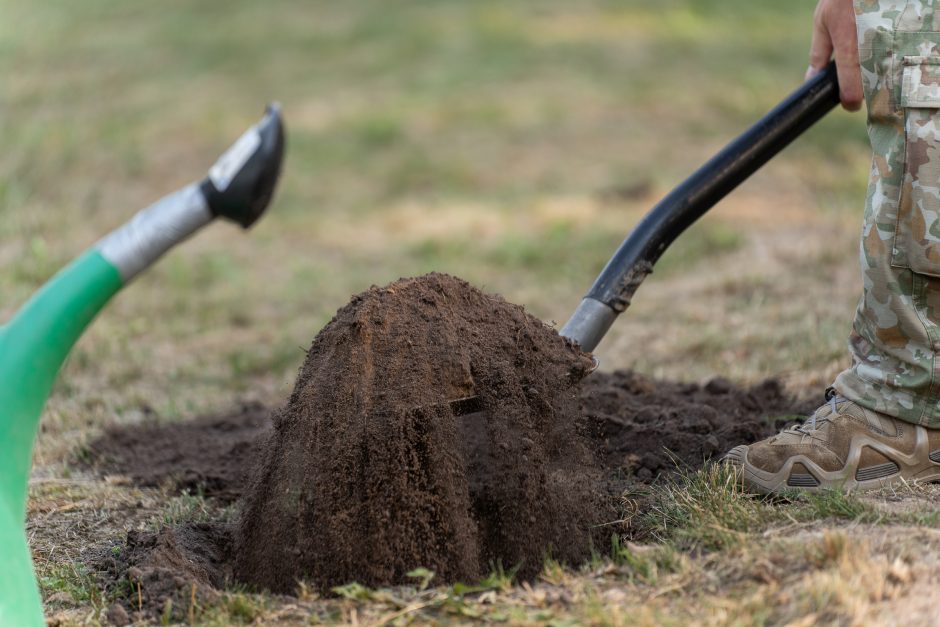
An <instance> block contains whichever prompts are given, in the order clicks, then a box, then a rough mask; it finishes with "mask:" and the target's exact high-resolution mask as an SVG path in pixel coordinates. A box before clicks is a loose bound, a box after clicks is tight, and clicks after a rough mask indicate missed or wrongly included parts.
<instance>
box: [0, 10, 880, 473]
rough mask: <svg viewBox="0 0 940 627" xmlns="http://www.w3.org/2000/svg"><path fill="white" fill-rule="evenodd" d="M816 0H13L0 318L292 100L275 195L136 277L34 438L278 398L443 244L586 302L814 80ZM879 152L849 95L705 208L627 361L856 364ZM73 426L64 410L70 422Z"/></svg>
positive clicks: (436, 259)
mask: <svg viewBox="0 0 940 627" xmlns="http://www.w3.org/2000/svg"><path fill="white" fill-rule="evenodd" d="M814 5H815V3H814V2H811V1H809V0H800V1H799V2H788V3H757V2H752V1H748V0H713V1H705V0H657V1H656V2H643V1H640V0H622V1H619V2H615V1H601V0H596V1H591V0H584V1H581V0H579V1H576V2H575V1H572V0H565V1H560V0H527V1H523V0H511V1H510V0H498V1H497V0H476V1H469V0H434V1H433V2H432V1H427V0H382V1H379V0H355V1H347V2H309V1H308V2H299V1H296V0H272V1H269V2H263V3H261V2H248V1H245V0H234V1H228V2H220V1H203V2H198V3H196V2H184V1H182V0H169V1H166V2H159V3H128V2H117V1H116V0H83V1H82V2H67V1H65V0H47V1H44V2H32V3H27V2H12V1H10V0H0V14H2V15H3V16H4V17H3V19H2V20H0V75H2V76H3V77H4V80H3V81H0V90H2V91H0V97H2V101H0V105H2V109H0V110H2V115H0V137H2V138H3V146H4V149H3V150H2V151H0V263H2V268H3V271H2V272H0V320H3V319H6V318H8V317H9V316H10V315H12V313H13V312H14V311H15V309H16V307H17V306H18V305H19V304H20V303H22V301H23V300H24V299H25V298H27V297H28V295H29V294H30V293H31V292H33V291H34V290H35V289H36V288H37V287H38V286H39V285H40V284H41V283H42V282H43V281H44V280H45V279H47V278H48V277H49V276H51V274H52V273H53V272H54V271H55V270H56V269H57V268H59V267H60V266H61V265H62V264H63V263H65V262H67V261H68V260H69V259H71V258H72V257H73V256H75V255H76V254H77V253H79V252H80V251H81V250H82V249H84V248H85V247H87V246H89V245H90V244H92V243H93V242H94V241H95V240H96V239H97V238H98V237H100V236H101V235H103V234H104V233H105V232H107V230H109V229H110V228H113V227H114V226H116V225H118V224H119V223H121V222H122V221H123V220H124V219H126V218H127V217H129V216H130V215H131V214H132V213H133V212H134V211H135V210H136V209H138V208H140V207H142V206H144V205H146V204H148V203H149V202H151V201H153V200H155V199H156V198H158V197H159V196H161V195H162V194H164V193H166V192H169V191H171V190H173V189H175V188H176V187H178V186H180V185H182V184H184V183H186V182H188V181H190V180H192V179H195V178H199V177H201V176H202V175H203V173H204V172H205V169H206V168H207V166H208V165H210V164H211V163H212V161H213V160H214V159H215V158H216V156H217V155H218V154H219V153H220V152H221V151H222V150H223V149H224V148H225V147H227V146H228V144H229V143H230V142H231V141H232V140H234V138H235V137H237V136H238V134H239V133H240V132H241V131H242V130H243V129H244V128H245V127H247V126H248V125H249V124H251V123H253V122H254V121H255V120H256V119H257V117H258V116H259V115H260V114H261V112H262V109H263V106H264V104H265V102H266V101H268V100H273V99H277V100H280V101H281V102H282V103H283V106H284V112H285V118H286V122H287V125H288V132H289V136H288V141H289V145H288V155H287V160H286V165H285V171H284V176H283V180H282V185H281V187H280V189H279V192H278V195H277V197H276V199H275V203H274V205H273V206H272V208H271V210H270V213H269V215H268V216H267V217H266V218H265V219H264V220H262V221H261V222H260V223H259V224H258V225H257V226H256V227H255V229H254V230H253V232H252V233H251V234H250V235H248V236H245V235H244V234H242V233H240V232H238V231H237V229H235V228H234V227H232V226H228V225H226V226H217V227H214V228H212V229H211V230H209V231H207V232H205V233H203V234H201V235H200V236H199V237H198V238H196V239H194V240H193V241H192V242H189V243H187V244H186V245H184V246H183V247H181V248H180V249H178V250H176V251H174V252H173V253H172V254H171V255H170V256H169V257H168V258H167V259H165V260H163V261H162V262H161V263H160V264H159V265H158V266H157V267H156V268H155V269H154V270H153V271H152V272H150V273H148V274H146V275H145V276H144V277H142V278H141V279H140V280H138V281H137V283H136V284H135V285H133V286H132V287H131V288H130V289H129V290H128V291H127V292H125V293H124V294H122V295H121V296H120V297H119V298H118V299H117V301H116V302H115V303H114V305H113V306H112V307H111V308H110V309H108V310H107V311H106V312H105V313H104V314H103V315H102V316H101V317H100V319H99V320H98V321H97V323H96V324H95V326H94V327H93V328H92V329H91V330H90V331H89V333H88V335H87V336H86V337H85V338H83V340H82V341H81V343H80V344H79V346H78V347H77V349H76V351H75V352H74V353H73V356H72V358H71V360H70V362H69V364H68V365H67V366H66V370H65V376H64V377H63V378H62V380H61V383H60V385H59V387H58V389H57V391H56V394H55V396H54V398H53V399H52V401H51V403H50V405H49V407H48V409H47V416H46V419H45V423H44V434H43V441H42V443H41V447H40V450H39V454H38V458H37V459H38V461H39V463H40V464H41V463H43V462H44V461H54V460H56V459H58V457H59V455H60V454H61V451H62V450H63V447H67V446H71V444H74V441H73V440H74V438H73V437H72V436H76V437H78V438H79V439H81V438H82V437H84V434H86V433H87V432H88V428H89V427H94V428H97V427H98V426H99V425H100V424H102V423H103V422H106V421H109V420H133V419H136V418H138V417H140V416H141V415H148V414H150V413H152V412H156V413H157V414H159V415H160V416H164V417H167V418H176V417H180V416H185V415H191V414H193V413H196V412H201V411H207V410H212V409H222V408H225V407H227V406H228V405H230V404H232V403H234V402H235V401H236V400H239V399H246V398H258V399H260V400H263V401H266V402H277V401H278V400H280V399H282V398H283V397H284V396H285V395H286V394H287V392H288V391H289V389H290V385H291V382H292V379H293V375H294V372H295V369H296V367H297V366H298V365H299V364H300V362H301V361H302V359H303V356H304V353H303V349H304V348H305V347H306V346H307V345H308V344H309V342H310V340H311V339H312V338H313V336H314V335H315V334H316V332H317V331H318V329H319V328H320V327H321V326H322V325H323V324H324V323H325V322H327V321H328V320H329V319H330V317H331V316H332V314H333V312H334V311H335V310H336V309H337V308H338V307H340V306H341V305H343V304H344V303H345V302H346V301H347V300H348V297H349V296H350V295H351V294H353V293H355V292H358V291H361V290H363V289H366V288H368V287H369V286H370V285H371V284H383V283H387V282H389V281H392V280H394V279H396V278H398V277H400V276H409V275H415V274H419V273H424V272H427V271H431V270H438V271H445V272H450V273H453V274H456V275H458V276H461V277H463V278H466V279H468V280H469V281H471V282H473V283H474V284H476V285H478V286H480V287H483V288H484V289H487V290H490V291H496V292H500V293H502V294H503V295H504V296H506V298H507V299H509V300H511V301H514V302H518V303H521V304H524V305H525V306H526V307H527V308H528V309H529V310H530V311H531V312H532V313H534V314H535V315H536V316H539V317H540V318H542V319H545V320H547V321H555V322H557V323H558V324H559V325H560V324H561V323H563V322H564V320H565V319H566V318H567V316H568V315H569V313H570V312H571V311H572V309H573V308H574V306H575V305H576V304H577V302H578V300H579V299H580V297H581V296H582V295H583V293H584V292H585V291H586V290H587V288H588V287H589V286H590V284H591V282H592V281H593V279H594V277H595V276H596V274H597V272H598V271H599V270H600V268H601V267H602V266H603V265H604V263H605V262H606V260H607V258H608V256H609V255H610V254H611V253H612V252H613V250H614V249H615V247H616V245H617V244H618V243H619V242H620V240H621V239H622V238H623V237H624V236H625V235H626V233H627V232H628V231H629V229H630V227H631V226H632V225H633V224H634V223H635V222H636V220H637V219H639V217H640V216H641V215H642V213H643V212H644V211H645V210H646V209H648V208H649V207H650V206H652V204H653V203H655V201H656V200H657V199H658V198H659V197H661V196H662V195H663V194H664V193H666V192H667V191H668V190H669V189H670V188H671V187H672V186H673V185H675V184H677V183H678V182H679V181H680V180H681V179H682V178H683V177H684V176H685V175H686V174H688V173H689V172H691V171H692V170H693V169H695V168H696V167H697V166H698V165H699V164H701V163H702V162H704V160H705V159H707V158H708V157H709V156H711V154H713V153H714V152H715V151H716V150H717V149H718V148H720V147H721V146H722V145H723V144H724V143H725V142H726V141H728V140H729V139H730V138H732V137H733V136H734V135H736V134H737V133H738V132H740V131H741V130H743V128H745V127H746V126H747V125H748V124H749V123H751V122H752V121H754V120H755V119H756V118H757V117H759V116H760V115H761V114H763V113H764V112H765V111H766V110H768V109H769V108H771V107H772V106H773V105H774V104H776V103H777V102H778V101H779V100H780V99H781V98H782V97H784V96H785V95H786V94H787V93H789V92H790V91H791V90H792V89H794V88H795V87H796V86H797V85H798V84H799V82H800V81H801V79H802V74H803V71H804V69H805V67H806V57H807V48H808V43H809V34H810V30H811V29H810V25H811V17H812V11H813V8H814ZM868 161H869V153H868V147H867V139H866V135H865V130H864V124H863V118H862V116H861V115H849V114H846V113H843V112H837V113H835V114H832V115H830V116H829V117H828V118H827V119H826V120H824V121H823V122H822V123H820V124H819V125H818V126H817V127H816V128H814V129H812V130H811V131H810V132H809V133H807V135H806V136H805V137H804V138H802V139H801V140H800V141H799V142H797V144H796V145H794V146H793V147H791V148H790V149H788V150H787V151H786V152H785V153H784V154H783V155H782V156H781V157H780V158H778V159H777V160H775V161H774V162H773V163H772V164H771V165H770V166H769V167H768V168H766V169H765V170H764V171H762V172H761V173H759V174H758V175H756V176H755V177H754V178H753V179H752V180H751V181H749V182H748V183H746V184H745V185H744V186H743V187H742V188H741V190H739V192H737V193H736V194H735V195H734V197H733V198H732V199H729V200H728V201H727V202H726V203H723V204H722V206H720V207H719V208H718V209H716V210H715V212H714V213H713V215H709V216H707V217H706V218H705V219H704V220H703V221H702V222H701V223H700V224H698V225H696V226H695V227H693V229H692V230H691V231H690V232H689V233H688V234H687V235H686V236H684V237H683V238H682V239H681V240H680V241H679V242H678V243H677V244H676V245H675V247H674V248H673V249H672V250H670V251H669V253H668V254H667V255H666V257H665V258H664V259H663V261H662V263H661V265H660V266H659V267H658V269H657V273H656V274H654V275H653V277H651V278H650V280H649V281H648V283H647V284H646V285H644V287H643V288H642V289H641V290H640V291H639V293H638V295H637V299H636V304H635V306H634V308H633V309H631V310H630V311H629V312H628V313H627V314H626V316H624V318H623V319H622V320H621V321H619V322H618V324H617V325H616V327H615V329H614V330H613V331H612V332H611V335H610V337H609V338H608V340H607V341H605V343H604V344H603V345H602V346H601V348H600V349H599V353H600V357H601V359H602V363H603V364H604V367H607V368H612V367H623V366H632V367H636V368H639V369H640V370H644V371H647V372H650V373H652V374H655V375H660V376H671V377H680V378H691V379H697V378H702V377H706V376H711V375H713V374H724V375H728V376H732V377H734V378H737V379H742V380H754V379H757V378H760V377H763V376H767V375H771V374H774V375H782V376H784V378H785V379H786V380H787V381H788V382H789V383H790V384H791V385H793V386H795V387H797V388H800V389H802V387H803V386H811V385H817V384H823V383H824V382H825V380H826V378H827V377H829V376H830V375H831V374H832V373H834V372H836V371H837V370H838V368H840V367H842V366H843V365H845V357H844V348H843V347H844V338H845V335H846V333H847V331H848V325H849V321H850V316H851V312H852V305H853V301H854V298H855V296H856V291H857V289H858V286H859V284H858V279H857V277H856V274H857V272H855V270H854V267H855V263H856V262H855V255H856V252H855V237H856V234H857V231H858V222H859V221H860V219H861V203H862V202H863V199H864V186H865V177H866V173H867V166H868ZM63 436H68V437H63Z"/></svg>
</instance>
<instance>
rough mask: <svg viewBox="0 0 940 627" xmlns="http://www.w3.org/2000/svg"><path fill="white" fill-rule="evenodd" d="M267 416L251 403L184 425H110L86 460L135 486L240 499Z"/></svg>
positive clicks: (93, 443)
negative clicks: (121, 476)
mask: <svg viewBox="0 0 940 627" xmlns="http://www.w3.org/2000/svg"><path fill="white" fill-rule="evenodd" d="M268 416H269V410H268V409H267V408H266V407H264V406H263V405H261V404H259V403H252V404H245V405H242V407H241V408H240V409H239V410H237V411H235V412H232V413H227V414H223V415H218V416H205V417H201V418H196V419H195V420H188V421H185V422H174V423H158V422H148V423H141V424H136V425H131V426H127V425H124V426H115V427H110V428H108V429H107V430H106V431H105V434H104V435H103V436H102V437H100V438H98V439H96V440H94V441H93V442H92V443H91V444H90V445H89V446H88V453H89V455H88V457H89V458H90V459H91V460H92V462H93V463H94V465H95V466H96V467H97V468H98V470H99V471H100V472H102V473H103V474H110V473H114V474H120V475H125V476H127V477H128V478H129V479H131V480H132V481H133V482H134V483H135V484H137V485H140V486H151V487H159V486H162V485H167V484H169V485H172V486H173V487H174V488H175V489H176V490H178V491H180V492H183V491H187V492H189V493H190V494H202V495H203V496H207V497H215V498H217V499H220V500H222V501H225V502H230V501H234V500H235V499H237V498H238V497H239V496H241V492H242V489H243V486H244V482H245V481H246V479H247V474H248V470H249V468H250V465H249V462H250V460H253V459H255V457H256V455H257V452H258V449H259V448H260V446H261V442H262V440H261V438H260V436H261V435H263V434H265V433H267V432H268V430H269V424H268V422H269V421H268Z"/></svg>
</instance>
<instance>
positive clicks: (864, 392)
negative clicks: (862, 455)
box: [834, 0, 940, 427]
mask: <svg viewBox="0 0 940 627" xmlns="http://www.w3.org/2000/svg"><path fill="white" fill-rule="evenodd" d="M932 4H933V2H932V1H930V2H922V1H914V2H884V1H882V2H868V1H862V0H858V1H857V2H856V11H857V14H858V15H857V25H858V33H859V56H860V60H861V64H862V79H863V83H864V87H865V99H866V102H867V104H868V121H869V136H870V138H871V145H872V152H873V155H874V157H873V160H872V169H871V177H870V180H869V185H868V197H867V202H866V206H865V224H864V227H863V230H862V244H861V266H862V278H863V286H864V287H863V294H862V298H861V300H860V301H859V305H858V310H857V312H856V315H855V322H854V324H853V329H852V334H851V337H850V340H849V346H850V350H851V353H852V359H853V364H852V367H851V368H849V369H848V370H846V371H845V372H843V373H842V374H841V375H839V377H838V378H837V379H836V382H835V385H834V387H835V389H836V390H837V391H838V392H839V394H841V395H842V396H844V397H846V398H848V399H850V400H852V401H855V402H857V403H858V404H859V405H862V406H864V407H867V408H869V409H872V410H875V411H878V412H881V413H885V414H888V415H890V416H894V417H896V418H900V419H901V420H903V421H905V422H911V423H915V424H921V425H925V426H930V427H938V426H940V360H938V359H937V353H938V352H940V326H938V319H940V310H938V309H937V306H938V305H940V278H937V277H940V47H938V46H937V42H940V33H938V32H937V28H936V27H935V26H934V11H933V7H932ZM938 17H940V15H938ZM938 26H940V25H938Z"/></svg>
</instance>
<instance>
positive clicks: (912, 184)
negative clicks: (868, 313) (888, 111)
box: [892, 56, 940, 277]
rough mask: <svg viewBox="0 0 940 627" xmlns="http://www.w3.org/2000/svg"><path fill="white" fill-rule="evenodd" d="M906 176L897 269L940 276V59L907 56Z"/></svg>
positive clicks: (903, 87)
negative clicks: (904, 268)
mask: <svg viewBox="0 0 940 627" xmlns="http://www.w3.org/2000/svg"><path fill="white" fill-rule="evenodd" d="M903 71H904V73H903V77H902V81H901V107H903V109H904V137H905V148H904V150H905V155H904V163H905V165H904V173H903V177H904V178H903V181H902V183H901V194H900V198H899V200H898V221H897V231H896V234H895V240H894V249H893V251H892V264H893V265H896V266H901V267H907V268H910V269H911V270H913V271H914V272H918V273H920V274H927V275H930V276H938V277H940V56H931V57H904V70H903Z"/></svg>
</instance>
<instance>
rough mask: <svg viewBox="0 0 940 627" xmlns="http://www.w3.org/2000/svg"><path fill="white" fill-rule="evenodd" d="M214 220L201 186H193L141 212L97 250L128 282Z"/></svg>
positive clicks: (112, 233) (100, 243)
mask: <svg viewBox="0 0 940 627" xmlns="http://www.w3.org/2000/svg"><path fill="white" fill-rule="evenodd" d="M213 218H215V216H214V215H213V214H212V211H211V210H210V209H209V204H208V203H207V202H206V198H205V196H203V194H202V191H201V190H200V189H199V184H198V183H193V184H191V185H187V186H186V187H184V188H182V189H180V190H177V191H175V192H173V193H172V194H169V195H167V196H164V197H163V198H161V199H160V200H158V201H157V202H155V203H154V204H152V205H150V206H149V207H147V208H146V209H142V210H141V211H139V212H138V213H137V215H135V216H134V217H133V218H132V219H131V220H130V221H129V222H127V223H126V224H124V225H123V226H121V227H120V228H118V229H117V230H115V231H113V232H111V233H110V234H108V235H107V236H105V237H104V238H103V239H102V240H101V241H100V242H98V244H97V246H96V248H97V249H98V252H100V253H101V256H102V257H104V258H105V259H106V260H107V261H108V262H109V263H111V264H112V265H113V266H114V267H116V268H117V269H118V271H119V272H120V273H121V278H122V279H124V282H125V283H127V282H129V281H130V280H131V279H133V278H134V277H135V276H137V275H138V274H139V273H140V272H141V271H142V270H144V269H145V268H147V267H148V266H149V265H150V264H152V263H153V262H154V261H156V260H157V259H159V258H160V256H161V255H163V253H165V252H166V251H168V250H169V249H170V248H172V247H173V246H175V245H176V244H178V243H180V242H181V241H183V240H184V239H186V238H187V237H189V236H190V235H192V234H193V233H195V232H196V231H197V230H199V229H200V228H201V227H203V226H205V225H207V224H208V223H209V222H212V219H213Z"/></svg>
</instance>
